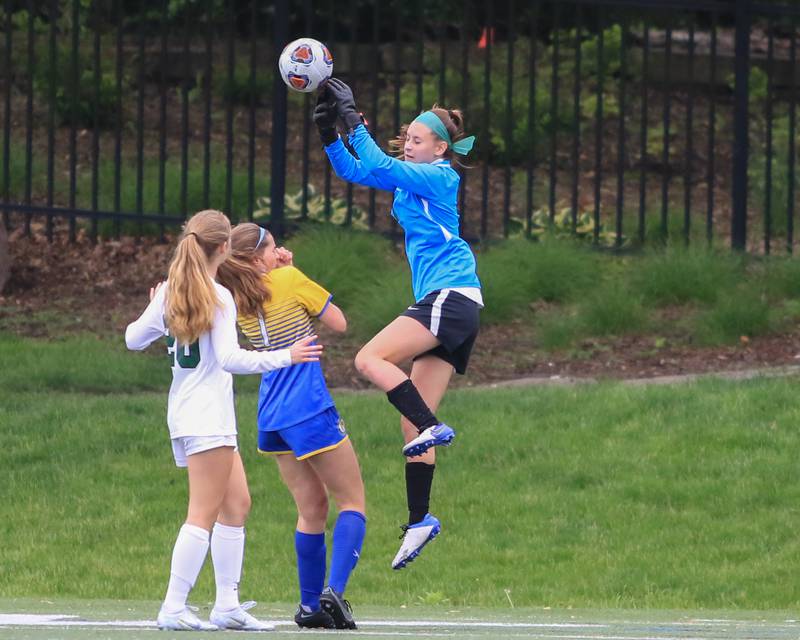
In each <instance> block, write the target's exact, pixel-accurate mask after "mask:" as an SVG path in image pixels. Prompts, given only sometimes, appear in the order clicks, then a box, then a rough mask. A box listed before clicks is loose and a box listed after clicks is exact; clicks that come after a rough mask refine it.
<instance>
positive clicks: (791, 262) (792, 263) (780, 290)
mask: <svg viewBox="0 0 800 640" xmlns="http://www.w3.org/2000/svg"><path fill="white" fill-rule="evenodd" d="M752 277H753V278H754V279H758V281H760V282H762V283H763V285H764V291H765V293H767V295H769V296H770V297H771V298H772V299H784V298H790V299H796V300H800V261H798V260H797V258H790V257H785V256H780V257H779V256H771V257H769V258H767V259H766V261H765V262H764V264H763V265H762V266H761V269H758V270H755V271H754V273H753V274H752Z"/></svg>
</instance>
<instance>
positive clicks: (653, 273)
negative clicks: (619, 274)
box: [630, 247, 742, 306]
mask: <svg viewBox="0 0 800 640" xmlns="http://www.w3.org/2000/svg"><path fill="white" fill-rule="evenodd" d="M636 262H637V264H636V268H635V269H632V270H631V277H630V282H631V287H632V290H633V291H634V292H635V293H636V294H638V295H640V296H641V297H642V298H643V299H644V301H645V302H647V303H648V304H652V305H656V306H668V305H679V304H686V303H689V302H702V303H713V302H715V301H716V300H717V298H718V297H724V296H725V295H726V294H729V292H730V291H731V289H732V287H733V286H734V285H735V283H736V282H737V280H738V279H739V278H740V277H741V275H742V263H741V259H740V258H739V257H737V256H733V255H731V254H730V253H727V254H724V255H723V254H721V253H715V252H712V251H707V250H704V249H703V248H702V247H701V248H699V249H698V248H692V249H686V248H682V247H671V248H668V249H665V250H663V251H654V250H651V251H649V252H648V253H647V254H646V255H645V256H644V257H643V258H637V260H636Z"/></svg>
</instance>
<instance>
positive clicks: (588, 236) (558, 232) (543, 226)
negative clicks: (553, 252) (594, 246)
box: [517, 207, 626, 247]
mask: <svg viewBox="0 0 800 640" xmlns="http://www.w3.org/2000/svg"><path fill="white" fill-rule="evenodd" d="M517 229H518V233H522V232H524V225H523V224H522V222H521V221H520V225H519V226H518V227H517ZM595 229H597V231H595ZM595 234H596V235H597V241H598V243H599V244H600V245H602V246H606V247H617V246H622V245H624V244H625V242H626V239H625V236H622V237H621V239H620V242H619V244H617V234H616V232H615V231H608V230H606V229H605V228H604V227H603V224H602V222H601V224H600V226H599V228H597V225H596V223H595V219H594V212H593V211H582V212H581V211H579V212H578V213H577V215H576V217H575V226H574V228H573V222H572V207H564V208H562V209H561V210H560V211H558V213H556V215H555V216H554V217H553V219H552V220H551V219H550V211H549V210H548V209H547V208H541V209H537V210H536V211H534V212H533V213H532V214H531V235H533V236H534V237H539V238H543V237H546V236H554V237H556V238H564V239H566V238H575V239H577V240H581V241H585V242H594V241H595Z"/></svg>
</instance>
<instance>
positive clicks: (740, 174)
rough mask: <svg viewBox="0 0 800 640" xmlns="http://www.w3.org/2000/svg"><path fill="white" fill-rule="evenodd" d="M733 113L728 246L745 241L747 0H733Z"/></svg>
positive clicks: (742, 244) (739, 247)
mask: <svg viewBox="0 0 800 640" xmlns="http://www.w3.org/2000/svg"><path fill="white" fill-rule="evenodd" d="M734 71H735V86H734V112H733V191H732V193H731V196H732V199H733V207H732V211H733V215H732V218H731V246H732V247H733V249H736V250H738V251H743V250H744V249H745V248H746V244H747V160H748V156H749V139H748V136H749V113H748V100H749V87H748V80H749V75H750V0H736V58H735V68H734Z"/></svg>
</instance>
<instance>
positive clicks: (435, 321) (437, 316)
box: [431, 289, 450, 337]
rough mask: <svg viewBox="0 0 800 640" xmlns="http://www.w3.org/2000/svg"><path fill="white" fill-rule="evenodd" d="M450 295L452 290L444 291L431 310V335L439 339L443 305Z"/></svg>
mask: <svg viewBox="0 0 800 640" xmlns="http://www.w3.org/2000/svg"><path fill="white" fill-rule="evenodd" d="M448 293H450V289H442V290H441V291H440V292H439V295H438V296H436V300H434V302H433V307H432V308H431V333H432V334H433V335H435V336H437V337H438V336H439V321H440V320H441V319H442V305H443V304H444V301H445V300H446V299H447V294H448Z"/></svg>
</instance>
